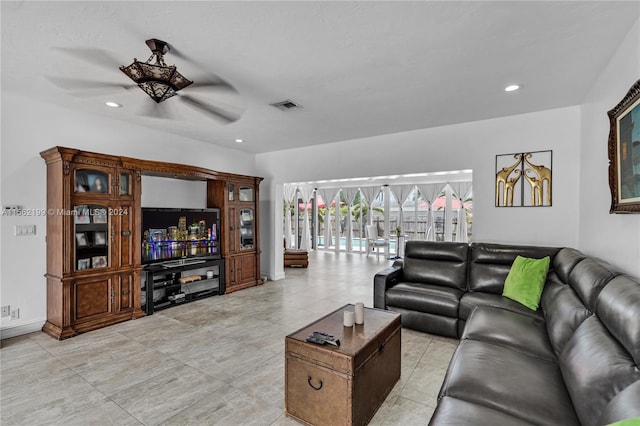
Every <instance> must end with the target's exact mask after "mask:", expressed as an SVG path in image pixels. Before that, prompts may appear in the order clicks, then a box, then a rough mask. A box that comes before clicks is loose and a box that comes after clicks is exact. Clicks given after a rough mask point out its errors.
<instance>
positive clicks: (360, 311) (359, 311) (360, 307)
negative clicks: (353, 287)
mask: <svg viewBox="0 0 640 426" xmlns="http://www.w3.org/2000/svg"><path fill="white" fill-rule="evenodd" d="M355 319H356V324H364V303H362V302H358V303H356V312H355Z"/></svg>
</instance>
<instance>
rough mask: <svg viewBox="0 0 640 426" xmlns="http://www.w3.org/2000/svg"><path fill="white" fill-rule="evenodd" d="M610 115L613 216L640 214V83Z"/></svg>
mask: <svg viewBox="0 0 640 426" xmlns="http://www.w3.org/2000/svg"><path fill="white" fill-rule="evenodd" d="M607 114H608V115H609V123H610V131H609V149H608V151H609V188H610V190H611V208H610V209H609V213H640V80H638V81H636V82H635V83H634V84H633V86H631V88H630V89H629V91H628V92H627V95H626V96H625V97H624V98H623V99H622V100H621V101H620V103H618V105H616V106H615V107H614V108H613V109H612V110H611V111H609V112H608V113H607Z"/></svg>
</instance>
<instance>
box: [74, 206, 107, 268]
mask: <svg viewBox="0 0 640 426" xmlns="http://www.w3.org/2000/svg"><path fill="white" fill-rule="evenodd" d="M108 211H109V207H108V206H101V205H96V204H84V205H77V206H75V207H74V209H73V214H74V218H73V220H74V230H75V269H76V270H77V271H81V270H84V269H95V268H106V267H108V266H109V264H110V259H109V246H110V244H109V243H110V234H109V229H110V228H109V216H108Z"/></svg>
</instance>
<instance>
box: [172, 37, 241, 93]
mask: <svg viewBox="0 0 640 426" xmlns="http://www.w3.org/2000/svg"><path fill="white" fill-rule="evenodd" d="M167 46H169V52H168V53H167V54H168V55H173V56H176V57H177V58H180V59H182V60H184V61H186V62H189V63H191V64H193V65H196V66H197V67H198V68H201V69H203V70H206V69H207V68H209V67H208V66H206V65H205V64H203V63H202V62H200V61H197V60H195V59H192V58H190V57H189V56H187V55H185V54H184V53H183V52H182V51H180V50H179V49H176V47H175V46H174V45H173V44H171V43H167ZM165 60H166V58H165ZM191 80H193V84H192V85H191V86H192V87H211V86H219V87H221V88H222V87H226V88H229V89H230V90H232V91H235V92H237V90H236V89H235V88H234V87H233V86H232V85H231V84H229V83H227V82H226V81H225V80H224V79H222V78H220V77H218V76H217V75H215V74H213V73H209V74H208V77H203V78H192V79H191Z"/></svg>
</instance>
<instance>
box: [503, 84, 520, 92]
mask: <svg viewBox="0 0 640 426" xmlns="http://www.w3.org/2000/svg"><path fill="white" fill-rule="evenodd" d="M519 88H520V86H518V85H517V84H512V85H510V86H507V87H505V88H504V91H505V92H515V91H516V90H518V89H519Z"/></svg>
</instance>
